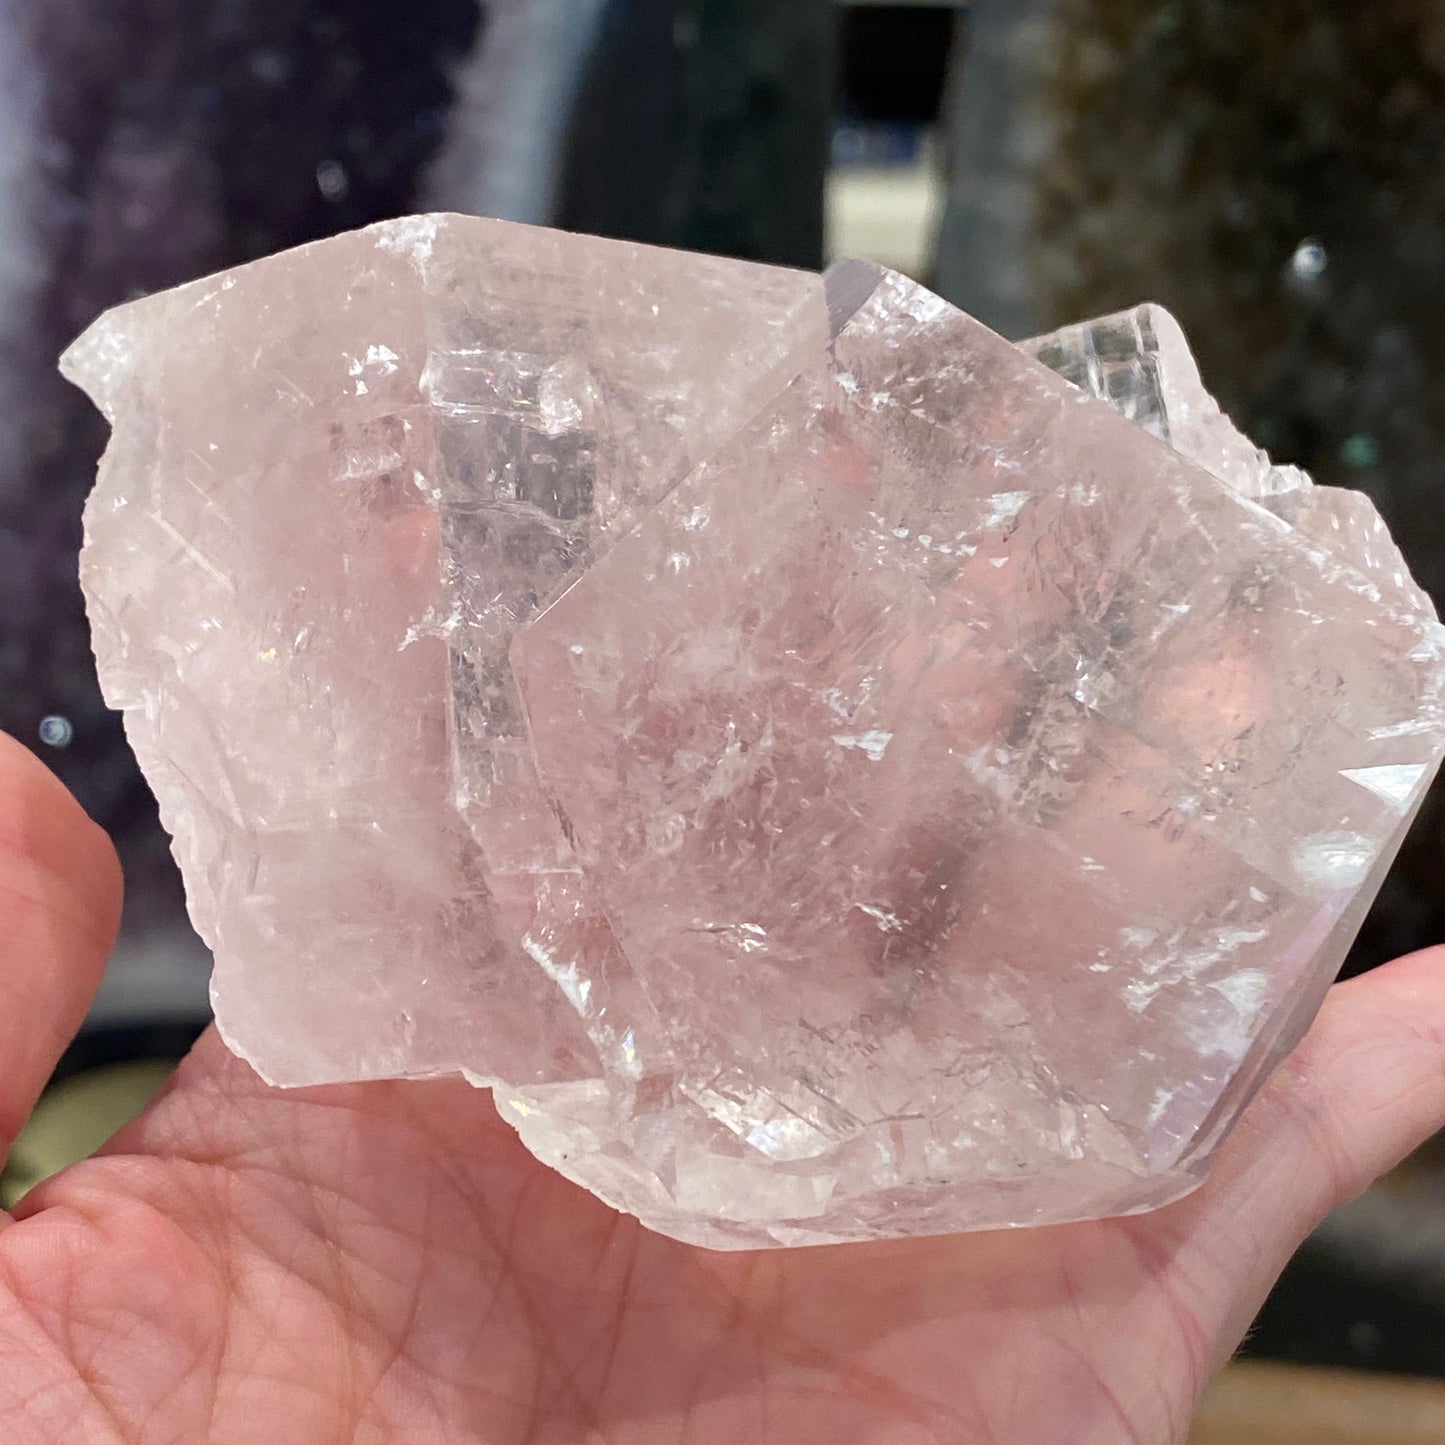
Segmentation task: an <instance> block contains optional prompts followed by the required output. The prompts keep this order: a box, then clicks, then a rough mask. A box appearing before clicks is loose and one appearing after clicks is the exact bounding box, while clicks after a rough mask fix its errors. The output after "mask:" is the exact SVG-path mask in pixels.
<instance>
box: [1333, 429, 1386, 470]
mask: <svg viewBox="0 0 1445 1445" xmlns="http://www.w3.org/2000/svg"><path fill="white" fill-rule="evenodd" d="M1340 460H1341V461H1342V462H1344V464H1345V465H1346V466H1347V467H1372V466H1374V465H1375V463H1376V462H1378V461H1379V460H1380V443H1379V442H1378V441H1377V440H1376V439H1375V438H1374V437H1372V436H1368V435H1366V433H1364V432H1357V433H1356V434H1355V435H1354V436H1352V437H1349V438H1348V439H1347V440H1346V441H1345V444H1344V446H1342V447H1341V448H1340Z"/></svg>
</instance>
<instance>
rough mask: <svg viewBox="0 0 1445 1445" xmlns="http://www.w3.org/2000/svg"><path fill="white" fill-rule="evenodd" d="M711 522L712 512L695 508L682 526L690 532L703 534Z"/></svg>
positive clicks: (703, 508) (704, 508)
mask: <svg viewBox="0 0 1445 1445" xmlns="http://www.w3.org/2000/svg"><path fill="white" fill-rule="evenodd" d="M710 521H712V512H711V510H710V509H709V508H707V507H694V508H693V509H692V511H690V512H689V513H688V514H687V517H686V519H685V520H684V521H683V524H682V525H683V526H684V527H685V528H686V529H687V530H688V531H689V532H701V531H702V529H703V528H704V527H706V526H707V524H708V523H709V522H710Z"/></svg>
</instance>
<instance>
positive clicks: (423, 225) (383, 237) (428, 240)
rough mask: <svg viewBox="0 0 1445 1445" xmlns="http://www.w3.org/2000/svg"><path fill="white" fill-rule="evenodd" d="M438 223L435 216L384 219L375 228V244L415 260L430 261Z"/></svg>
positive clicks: (384, 249)
mask: <svg viewBox="0 0 1445 1445" xmlns="http://www.w3.org/2000/svg"><path fill="white" fill-rule="evenodd" d="M438 225H439V222H438V219H437V217H436V216H403V217H402V218H401V219H400V220H398V221H386V222H384V223H383V224H382V225H380V226H378V227H377V228H376V244H377V245H378V246H379V247H381V249H382V250H383V251H391V252H393V253H394V254H395V255H398V256H408V257H410V258H411V259H412V260H413V261H416V262H421V261H430V260H431V253H432V248H433V247H434V246H435V245H436V239H437V229H438Z"/></svg>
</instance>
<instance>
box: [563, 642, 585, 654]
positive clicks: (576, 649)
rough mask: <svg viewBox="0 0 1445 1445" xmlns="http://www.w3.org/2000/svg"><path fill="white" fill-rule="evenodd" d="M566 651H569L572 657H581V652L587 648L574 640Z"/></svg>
mask: <svg viewBox="0 0 1445 1445" xmlns="http://www.w3.org/2000/svg"><path fill="white" fill-rule="evenodd" d="M567 651H568V652H570V653H571V654H572V656H573V657H581V656H582V654H583V653H584V652H586V651H587V649H586V648H585V647H583V646H582V644H581V643H580V642H574V643H573V644H572V646H571V647H569V648H568V649H567Z"/></svg>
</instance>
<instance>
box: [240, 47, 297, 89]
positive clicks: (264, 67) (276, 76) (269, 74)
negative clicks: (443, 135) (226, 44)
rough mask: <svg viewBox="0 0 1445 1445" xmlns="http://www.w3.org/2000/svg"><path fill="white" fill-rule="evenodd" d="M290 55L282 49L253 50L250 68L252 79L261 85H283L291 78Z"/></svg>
mask: <svg viewBox="0 0 1445 1445" xmlns="http://www.w3.org/2000/svg"><path fill="white" fill-rule="evenodd" d="M292 69H293V66H292V64H291V57H290V56H289V55H287V54H286V52H285V51H284V50H272V49H265V50H253V51H252V52H251V57H250V70H251V75H252V76H253V78H254V79H256V80H258V81H260V82H261V84H262V85H270V86H278V85H285V84H286V82H287V81H288V80H290V79H291V71H292Z"/></svg>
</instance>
